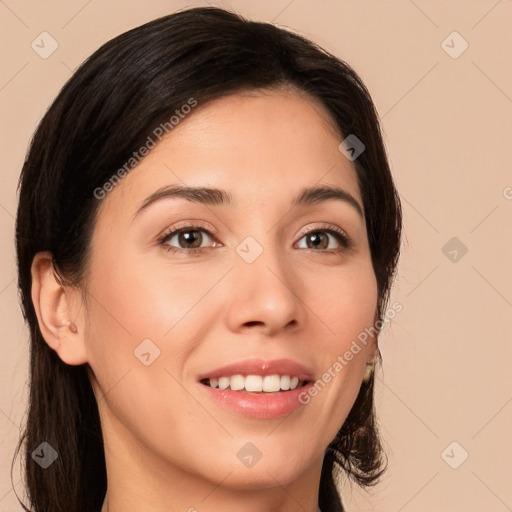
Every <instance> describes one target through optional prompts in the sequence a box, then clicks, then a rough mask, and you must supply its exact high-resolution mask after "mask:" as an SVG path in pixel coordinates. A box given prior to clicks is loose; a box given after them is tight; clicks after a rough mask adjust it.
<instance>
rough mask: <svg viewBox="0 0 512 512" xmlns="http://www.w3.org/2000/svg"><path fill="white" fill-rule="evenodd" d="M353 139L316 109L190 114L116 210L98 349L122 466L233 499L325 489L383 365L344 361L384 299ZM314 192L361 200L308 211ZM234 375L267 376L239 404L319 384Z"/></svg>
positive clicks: (369, 351) (106, 224)
mask: <svg viewBox="0 0 512 512" xmlns="http://www.w3.org/2000/svg"><path fill="white" fill-rule="evenodd" d="M341 141H342V137H341V136H340V135H339V134H338V133H337V132H336V130H335V129H334V128H333V124H332V121H331V120H330V118H329V115H328V114H327V112H326V110H325V109H324V108H323V107H322V106H321V105H320V104H319V103H317V102H316V101H315V100H312V99H310V98H305V97H302V96H300V95H298V94H297V93H294V92H291V91H289V90H286V91H285V90H281V91H265V92H252V93H246V94H243V95H233V96H229V97H226V98H223V99H220V100H216V101H214V102H211V103H209V104H206V105H204V106H202V105H198V106H197V107H195V109H192V112H191V113H190V114H189V116H188V117H185V118H184V119H182V120H181V121H180V123H179V124H178V125H177V126H175V127H174V128H173V129H172V131H171V132H170V133H169V134H168V135H166V137H164V138H163V140H162V142H160V143H159V144H158V145H157V146H156V147H155V148H154V149H152V150H151V151H150V152H149V154H148V155H147V156H146V157H145V158H144V159H143V160H142V161H141V163H140V164H139V165H137V166H136V167H135V168H134V169H133V170H132V171H131V172H130V173H129V174H128V175H127V176H125V177H124V178H123V179H122V180H121V181H120V183H119V184H118V185H117V186H116V187H115V188H114V189H113V190H112V191H111V192H110V193H109V194H108V195H107V197H106V198H105V199H104V200H102V202H101V205H100V209H99V212H98V217H97V221H96V225H95V229H94V234H93V239H92V253H91V259H90V261H89V271H90V274H89V276H90V277H89V278H88V281H87V283H86V286H87V292H88V294H87V297H88V299H87V325H86V326H85V327H86V328H85V333H84V340H85V343H86V347H87V354H88V359H89V364H90V366H91V368H92V371H93V373H94V377H93V385H94V388H95V393H96V396H97V398H98V402H99V408H100V415H101V420H102V425H103V430H104V436H105V442H106V451H107V461H109V460H114V459H116V460H118V461H121V460H122V461H123V463H126V464H128V465H129V464H130V463H131V462H133V461H134V460H136V461H138V464H140V465H143V466H145V467H146V468H148V467H151V468H153V470H154V474H155V475H156V474H158V475H162V474H172V472H179V474H181V475H184V474H188V475H189V476H190V478H197V479H202V480H206V481H209V482H212V483H215V484H218V482H220V481H221V480H223V479H225V481H224V484H223V485H225V486H232V487H233V488H234V487H240V486H250V487H252V488H256V487H264V486H275V485H276V480H278V481H279V483H280V484H282V485H286V484H289V483H290V482H292V481H294V480H296V479H298V478H301V477H304V475H312V474H315V475H316V477H317V478H318V476H319V471H320V468H321V463H322V459H323V455H324V450H325V448H326V447H327V445H328V444H329V442H330V441H331V440H332V439H333V438H334V436H335V435H336V433H337V431H338V430H339V428H340V427H341V425H342V423H343V422H344V420H345V418H346V416H347V414H348V412H349V411H350V409H351V407H352V405H353V403H354V401H355V398H356V396H357V393H358V391H359V388H360V385H361V381H362V377H363V373H364V369H365V363H366V360H367V359H368V360H369V359H371V358H372V357H373V355H374V350H375V346H374V345H371V344H370V343H368V344H367V345H363V344H361V343H359V347H360V350H359V351H358V352H357V353H355V352H356V350H353V351H352V354H353V357H352V358H351V360H350V361H347V358H346V357H344V354H345V353H346V352H347V351H348V350H349V349H350V348H351V346H352V347H354V345H353V341H354V340H357V336H358V335H359V334H360V333H361V332H362V331H364V330H365V328H368V327H370V326H372V325H373V322H374V320H375V312H376V306H377V286H376V279H375V275H374V271H373V268H372V263H371V257H370V250H369V245H368V240H367V233H366V228H365V220H364V217H363V215H362V213H361V211H360V210H363V203H362V199H361V193H360V190H359V187H358V183H357V179H356V172H355V168H354V163H353V162H351V161H349V160H348V159H347V158H346V157H345V156H344V155H343V153H341V152H340V150H339V149H338V146H339V144H340V143H341ZM175 187H183V188H185V187H194V188H195V187H200V188H207V189H216V190H218V191H222V192H214V193H207V192H204V191H203V192H197V193H195V194H193V193H191V192H187V193H184V194H177V193H172V191H173V190H176V189H175ZM312 187H331V188H332V187H337V188H339V189H342V190H343V191H344V194H345V195H344V196H339V197H334V195H332V194H331V195H330V196H329V198H328V197H327V196H326V195H325V194H324V195H322V194H317V195H315V194H308V195H306V196H304V197H303V198H302V201H299V202H298V203H296V202H295V201H296V199H297V198H299V197H300V196H301V195H302V194H303V193H304V191H305V190H306V189H310V188H312ZM165 191H167V193H166V192H165ZM155 194H156V195H155ZM347 198H353V202H354V203H355V204H353V203H352V202H351V201H352V200H351V199H347ZM228 199H229V200H228ZM178 229H179V230H181V231H180V232H177V233H174V234H173V233H172V232H173V231H174V230H178ZM338 232H339V233H341V237H340V236H339V235H338ZM180 233H181V234H180ZM344 236H348V237H349V238H350V240H351V242H350V244H348V245H347V244H346V243H345V242H344V239H343V237H344ZM342 360H343V364H342V365H336V362H337V361H338V362H340V361H342ZM253 363H254V364H253ZM227 365H230V366H232V368H228V369H223V367H225V366H227ZM272 365H274V366H272ZM339 366H342V369H339ZM335 368H338V370H337V371H336V370H335ZM329 369H331V370H330V371H331V378H330V379H326V378H324V380H323V384H322V385H319V386H318V388H319V391H318V392H317V394H316V395H315V396H311V395H310V394H307V395H306V394H305V393H306V391H307V390H310V389H311V386H312V385H313V384H314V382H315V381H316V380H321V381H322V376H323V375H324V374H325V373H326V372H328V371H329ZM236 375H242V377H244V376H247V375H252V376H253V377H249V378H247V379H244V378H240V377H235V378H234V379H230V380H229V383H230V384H232V385H233V387H234V388H237V387H240V386H247V387H248V388H249V389H258V385H261V382H262V381H264V382H266V384H265V385H270V386H273V385H276V383H277V384H282V385H283V387H284V388H286V387H287V382H288V380H287V378H286V376H290V377H292V378H293V377H300V378H301V379H305V378H306V379H307V380H308V381H309V383H308V385H307V386H306V388H304V389H301V390H297V389H296V390H295V391H285V390H282V391H280V392H273V393H272V392H263V394H262V393H258V394H257V395H256V394H254V392H251V393H248V392H247V391H246V390H245V389H244V390H230V389H227V390H221V389H219V388H216V389H213V388H211V387H209V386H208V385H207V384H208V381H207V380H205V379H208V378H209V377H211V378H212V382H211V383H210V384H215V378H219V377H233V376H236ZM268 375H279V376H280V377H278V378H276V377H270V378H268V379H263V377H264V376H268ZM281 377H284V379H283V378H281ZM291 380H292V384H293V380H294V379H291ZM327 380H329V382H326V381H327ZM226 382H227V379H221V381H220V384H221V386H222V387H224V386H225V385H226ZM252 385H254V386H256V387H255V388H251V386H252ZM300 385H302V381H301V382H300V383H299V386H300ZM266 389H275V388H272V387H270V388H266ZM299 396H300V397H302V402H303V403H304V402H307V404H306V405H303V404H302V403H301V402H300V401H299ZM308 397H309V400H308V399H307V398H308ZM159 470H162V471H159ZM164 471H168V472H169V473H164ZM176 474H178V473H176Z"/></svg>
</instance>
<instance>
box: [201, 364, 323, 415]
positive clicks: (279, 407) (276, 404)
mask: <svg viewBox="0 0 512 512" xmlns="http://www.w3.org/2000/svg"><path fill="white" fill-rule="evenodd" d="M275 374H279V375H290V376H292V377H298V378H299V379H300V380H301V381H307V382H306V384H305V385H304V386H302V387H299V388H296V389H293V390H288V391H278V392H275V393H248V392H244V391H232V390H231V389H219V388H212V387H210V386H208V385H206V384H203V383H201V381H202V380H204V379H208V378H217V379H218V378H220V377H229V376H232V375H243V376H247V375H261V376H262V377H264V376H266V375H275ZM198 381H199V382H198V384H199V386H200V389H201V392H202V393H205V396H206V397H207V398H209V399H211V400H213V401H214V402H216V403H217V404H218V405H220V406H221V407H223V408H226V409H228V410H230V411H232V412H235V413H236V414H241V415H243V416H246V417H249V418H256V419H265V420H268V419H276V418H280V417H283V416H287V415H288V414H290V413H292V412H293V411H295V410H296V409H298V408H299V407H301V405H304V404H303V403H302V402H301V401H300V400H299V398H300V396H301V395H302V394H303V393H307V392H308V390H309V388H311V387H312V386H313V385H314V375H313V372H312V371H311V370H309V369H308V368H306V367H305V366H303V365H301V364H299V363H296V362H294V361H292V360H290V359H274V360H271V361H270V360H263V359H246V360H244V361H239V362H237V363H233V364H229V365H226V366H222V367H221V368H216V369H214V370H211V371H209V372H207V373H204V374H202V375H200V376H198Z"/></svg>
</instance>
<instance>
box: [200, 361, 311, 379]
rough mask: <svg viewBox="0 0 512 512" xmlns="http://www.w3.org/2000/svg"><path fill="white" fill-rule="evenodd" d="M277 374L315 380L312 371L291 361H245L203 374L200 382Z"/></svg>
mask: <svg viewBox="0 0 512 512" xmlns="http://www.w3.org/2000/svg"><path fill="white" fill-rule="evenodd" d="M276 374H278V375H289V376H290V377H298V378H299V379H300V380H303V381H310V380H313V379H314V376H313V372H312V371H311V370H309V369H308V368H306V367H305V366H303V365H301V364H299V363H296V362H295V361H292V360H291V359H273V360H266V359H245V360H243V361H238V362H236V363H231V364H228V365H226V366H222V367H219V368H215V369H214V370H210V371H208V372H206V373H203V374H201V375H199V377H198V380H200V381H201V380H203V379H218V378H220V377H230V376H231V375H243V376H247V375H261V376H262V377H265V376H266V375H276Z"/></svg>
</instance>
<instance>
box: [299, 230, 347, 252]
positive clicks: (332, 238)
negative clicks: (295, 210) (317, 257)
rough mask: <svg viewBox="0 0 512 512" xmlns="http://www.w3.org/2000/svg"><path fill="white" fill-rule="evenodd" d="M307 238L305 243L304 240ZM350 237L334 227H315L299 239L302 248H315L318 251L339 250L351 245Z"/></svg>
mask: <svg viewBox="0 0 512 512" xmlns="http://www.w3.org/2000/svg"><path fill="white" fill-rule="evenodd" d="M303 240H305V244H304V243H302V241H303ZM351 244H352V242H351V241H350V238H349V237H348V236H347V235H345V234H343V233H342V232H338V231H335V230H334V229H330V228H329V229H315V230H312V231H309V232H308V233H305V234H304V235H303V236H302V238H301V239H300V241H299V248H300V249H313V250H318V252H333V251H334V252H339V251H340V250H343V248H345V249H347V248H349V247H350V246H351Z"/></svg>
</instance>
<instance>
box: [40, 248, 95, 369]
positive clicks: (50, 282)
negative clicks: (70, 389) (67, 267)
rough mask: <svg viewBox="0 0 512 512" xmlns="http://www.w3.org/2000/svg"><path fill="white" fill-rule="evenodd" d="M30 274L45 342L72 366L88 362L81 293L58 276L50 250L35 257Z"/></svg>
mask: <svg viewBox="0 0 512 512" xmlns="http://www.w3.org/2000/svg"><path fill="white" fill-rule="evenodd" d="M31 273H32V290H31V295H32V302H33V304H34V309H35V312H36V315H37V320H38V323H39V329H40V331H41V334H42V335H43V338H44V339H45V341H46V343H47V344H48V345H49V346H50V348H52V349H53V350H55V352H57V354H58V355H59V357H60V358H61V359H62V361H64V362H65V363H67V364H69V365H79V364H84V363H87V362H88V357H87V350H86V345H85V341H84V325H83V322H79V321H78V319H77V317H78V312H79V310H80V298H79V293H78V292H77V291H76V290H75V289H72V288H70V287H66V286H65V285H64V284H62V283H61V282H60V280H59V279H58V277H57V276H56V275H55V271H54V267H53V256H52V254H51V253H50V252H48V251H43V252H38V253H37V254H36V255H35V256H34V259H33V260H32V267H31ZM77 323H80V324H81V325H77ZM75 326H76V328H75Z"/></svg>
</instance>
